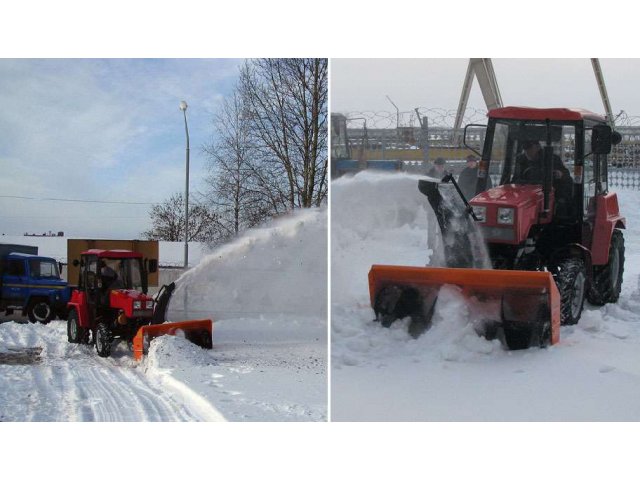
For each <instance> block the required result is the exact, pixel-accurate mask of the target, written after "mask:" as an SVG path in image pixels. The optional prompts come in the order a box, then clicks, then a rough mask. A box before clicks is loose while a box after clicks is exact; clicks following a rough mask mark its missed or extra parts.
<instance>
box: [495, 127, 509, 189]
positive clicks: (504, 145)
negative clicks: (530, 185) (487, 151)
mask: <svg viewBox="0 0 640 480" xmlns="http://www.w3.org/2000/svg"><path fill="white" fill-rule="evenodd" d="M511 150H513V142H511V143H510V142H509V125H506V124H504V123H496V125H495V131H494V132H493V144H492V145H491V160H490V162H489V177H490V178H491V182H492V184H493V185H501V184H502V183H506V182H502V181H501V177H504V175H502V174H503V171H502V170H503V168H508V165H509V164H510V163H509V162H507V160H509V159H513V151H511ZM506 176H507V177H508V174H507V175H506Z"/></svg>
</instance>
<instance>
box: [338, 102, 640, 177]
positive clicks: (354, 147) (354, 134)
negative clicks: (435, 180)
mask: <svg viewBox="0 0 640 480" xmlns="http://www.w3.org/2000/svg"><path fill="white" fill-rule="evenodd" d="M486 114H487V112H486V111H485V110H475V109H467V111H466V112H465V117H464V122H463V124H464V125H470V124H479V125H482V124H486ZM455 116H456V111H455V110H446V109H437V108H429V109H427V108H417V109H415V110H414V111H410V112H350V113H347V114H345V117H346V126H347V129H346V130H347V136H348V138H349V145H350V147H351V152H352V157H353V158H354V159H359V160H361V161H362V160H366V161H370V160H371V161H376V160H397V161H398V164H399V166H400V168H401V169H402V170H405V171H408V172H415V173H423V172H424V171H425V168H426V165H427V164H428V162H429V161H430V160H433V159H434V158H437V157H443V158H445V159H446V160H447V167H448V169H449V170H450V171H452V172H453V173H454V174H455V173H458V172H459V171H460V170H462V168H464V158H465V157H466V156H467V155H468V154H469V153H470V152H469V150H468V149H466V148H464V147H461V146H460V145H461V144H460V141H459V139H458V138H457V137H456V135H459V133H460V132H456V131H454V129H453V124H454V121H455ZM616 130H617V131H619V132H620V133H621V134H622V142H621V143H619V144H618V145H615V146H614V147H613V150H612V152H611V154H610V156H609V165H610V166H609V185H610V186H611V187H615V188H630V189H639V190H640V117H636V116H629V115H628V114H626V113H624V112H622V113H621V114H620V116H619V117H618V118H616ZM466 140H467V143H468V144H469V145H471V146H473V147H474V148H476V150H479V151H481V150H482V144H483V142H484V129H482V128H475V129H474V128H473V127H470V128H469V129H468V131H467V137H466Z"/></svg>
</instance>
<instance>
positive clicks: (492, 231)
mask: <svg viewBox="0 0 640 480" xmlns="http://www.w3.org/2000/svg"><path fill="white" fill-rule="evenodd" d="M553 201H554V196H553V192H551V194H550V195H549V206H550V208H551V211H553ZM469 203H470V204H471V205H473V206H478V207H485V208H486V212H485V214H486V215H485V221H484V222H482V223H480V226H481V228H482V230H483V235H484V237H485V239H486V240H487V241H488V242H489V243H509V244H515V245H517V244H520V243H521V242H523V241H524V240H525V239H526V238H527V237H528V236H529V231H530V229H531V227H532V226H533V225H536V224H543V223H549V222H550V221H551V216H550V215H549V216H547V217H544V218H541V217H540V213H541V212H542V210H543V207H544V194H543V193H542V187H541V186H540V185H500V186H498V187H495V188H492V189H490V190H487V191H486V192H482V193H480V194H478V195H476V196H475V197H473V198H472V199H471V201H470V202H469ZM499 208H513V209H514V222H513V224H499V223H498V221H497V219H498V209H499ZM507 230H510V232H507Z"/></svg>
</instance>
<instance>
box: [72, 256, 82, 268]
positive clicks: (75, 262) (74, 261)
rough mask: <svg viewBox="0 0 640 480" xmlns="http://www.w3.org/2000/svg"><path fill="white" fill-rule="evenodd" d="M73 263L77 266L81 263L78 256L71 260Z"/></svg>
mask: <svg viewBox="0 0 640 480" xmlns="http://www.w3.org/2000/svg"><path fill="white" fill-rule="evenodd" d="M71 263H72V264H73V266H74V267H77V266H78V265H80V260H78V259H77V258H74V259H73V262H71Z"/></svg>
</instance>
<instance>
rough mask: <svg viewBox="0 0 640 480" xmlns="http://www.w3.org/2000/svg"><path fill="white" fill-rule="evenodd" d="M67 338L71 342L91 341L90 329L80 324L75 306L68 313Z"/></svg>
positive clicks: (83, 342)
mask: <svg viewBox="0 0 640 480" xmlns="http://www.w3.org/2000/svg"><path fill="white" fill-rule="evenodd" d="M67 340H68V341H69V343H82V344H86V343H89V329H87V328H83V327H81V326H80V321H79V319H78V312H76V309H75V308H73V309H72V310H71V311H70V312H69V314H68V315H67Z"/></svg>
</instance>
